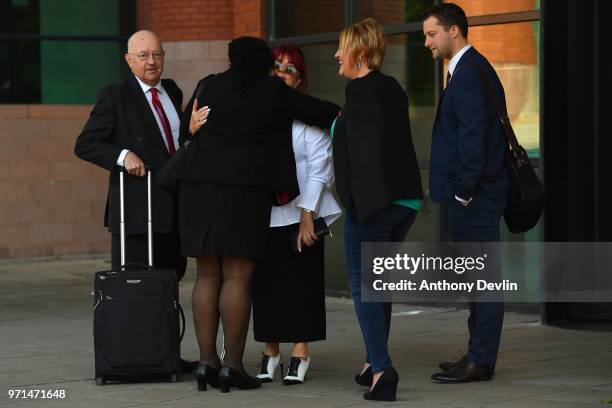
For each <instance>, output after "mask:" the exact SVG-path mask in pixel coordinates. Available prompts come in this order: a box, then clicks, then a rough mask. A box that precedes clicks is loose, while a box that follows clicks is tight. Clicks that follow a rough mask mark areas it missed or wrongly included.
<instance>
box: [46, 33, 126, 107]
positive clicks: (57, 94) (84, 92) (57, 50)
mask: <svg viewBox="0 0 612 408" xmlns="http://www.w3.org/2000/svg"><path fill="white" fill-rule="evenodd" d="M123 52H124V45H123V44H120V43H118V42H86V41H77V42H72V41H43V42H42V43H41V45H40V55H41V65H40V71H41V103H68V104H71V103H74V104H80V103H93V102H95V100H96V95H97V92H98V90H99V89H100V88H101V87H102V86H104V85H107V84H110V83H114V82H118V81H119V79H120V78H121V76H122V72H124V67H125V65H126V64H125V61H124V59H123Z"/></svg>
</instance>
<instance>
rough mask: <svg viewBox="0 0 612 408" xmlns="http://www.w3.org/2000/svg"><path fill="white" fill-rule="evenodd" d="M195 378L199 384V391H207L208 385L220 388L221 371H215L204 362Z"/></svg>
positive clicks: (201, 363)
mask: <svg viewBox="0 0 612 408" xmlns="http://www.w3.org/2000/svg"><path fill="white" fill-rule="evenodd" d="M195 377H196V381H197V382H198V391H206V384H210V386H211V387H214V388H219V370H215V369H214V368H212V367H211V366H209V365H207V364H206V363H204V362H200V364H198V368H197V369H196V372H195Z"/></svg>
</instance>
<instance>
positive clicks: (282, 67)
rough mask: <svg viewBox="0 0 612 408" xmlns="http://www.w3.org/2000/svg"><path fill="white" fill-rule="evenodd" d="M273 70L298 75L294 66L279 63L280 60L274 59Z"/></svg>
mask: <svg viewBox="0 0 612 408" xmlns="http://www.w3.org/2000/svg"><path fill="white" fill-rule="evenodd" d="M274 70H275V71H280V72H284V73H285V74H291V75H298V74H299V72H298V70H297V68H296V67H294V66H293V65H290V64H281V63H280V61H274Z"/></svg>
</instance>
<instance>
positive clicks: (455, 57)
mask: <svg viewBox="0 0 612 408" xmlns="http://www.w3.org/2000/svg"><path fill="white" fill-rule="evenodd" d="M470 48H472V44H468V45H466V46H465V47H463V48H462V49H460V50H459V52H457V53H456V54H455V55H453V58H451V59H450V61H449V62H448V72H450V74H451V81H452V80H453V73H454V72H455V68H457V63H458V62H459V60H460V59H461V57H463V54H465V52H466V51H467V50H469V49H470Z"/></svg>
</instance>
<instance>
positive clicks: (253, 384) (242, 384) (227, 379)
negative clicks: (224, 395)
mask: <svg viewBox="0 0 612 408" xmlns="http://www.w3.org/2000/svg"><path fill="white" fill-rule="evenodd" d="M219 384H220V385H221V392H230V389H231V388H232V387H236V388H238V389H239V390H252V389H254V388H259V387H261V380H260V379H259V378H257V377H251V376H250V375H248V374H247V373H246V372H240V371H238V370H234V369H233V368H231V367H228V366H223V368H221V371H220V372H219Z"/></svg>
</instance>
